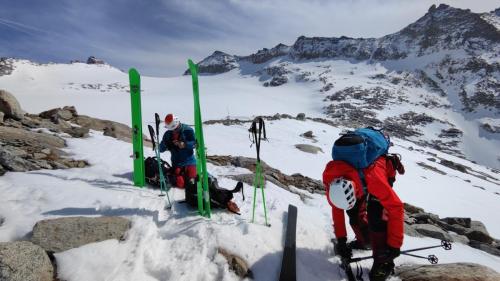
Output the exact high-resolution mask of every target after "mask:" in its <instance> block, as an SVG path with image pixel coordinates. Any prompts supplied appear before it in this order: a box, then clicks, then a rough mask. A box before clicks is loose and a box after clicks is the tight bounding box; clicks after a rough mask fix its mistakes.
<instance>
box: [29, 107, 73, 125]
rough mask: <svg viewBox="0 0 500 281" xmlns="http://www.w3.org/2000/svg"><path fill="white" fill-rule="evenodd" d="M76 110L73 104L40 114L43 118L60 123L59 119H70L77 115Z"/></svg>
mask: <svg viewBox="0 0 500 281" xmlns="http://www.w3.org/2000/svg"><path fill="white" fill-rule="evenodd" d="M75 114H76V110H75V107H73V106H66V107H64V108H54V109H51V110H47V111H44V112H41V113H40V114H38V116H40V117H41V118H44V119H50V120H51V121H52V122H54V123H58V122H59V119H61V120H64V121H69V120H71V119H73V118H74V117H76V115H75Z"/></svg>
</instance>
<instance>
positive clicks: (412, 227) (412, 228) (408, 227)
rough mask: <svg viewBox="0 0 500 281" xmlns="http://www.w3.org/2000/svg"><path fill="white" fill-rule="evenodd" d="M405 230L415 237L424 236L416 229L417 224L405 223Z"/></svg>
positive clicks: (407, 233)
mask: <svg viewBox="0 0 500 281" xmlns="http://www.w3.org/2000/svg"><path fill="white" fill-rule="evenodd" d="M404 230H405V234H406V235H409V236H413V237H422V236H423V235H422V234H420V233H419V232H417V230H416V229H415V225H411V224H407V223H405V224H404Z"/></svg>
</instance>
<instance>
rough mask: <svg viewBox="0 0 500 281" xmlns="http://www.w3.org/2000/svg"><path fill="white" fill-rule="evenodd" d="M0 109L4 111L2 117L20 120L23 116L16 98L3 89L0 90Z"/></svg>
mask: <svg viewBox="0 0 500 281" xmlns="http://www.w3.org/2000/svg"><path fill="white" fill-rule="evenodd" d="M0 111H1V112H3V113H4V115H5V116H4V118H6V117H8V118H13V119H16V120H20V119H22V118H23V116H24V111H23V110H22V109H21V105H20V104H19V102H18V101H17V99H16V98H15V97H14V95H12V94H11V93H9V92H7V91H5V90H0Z"/></svg>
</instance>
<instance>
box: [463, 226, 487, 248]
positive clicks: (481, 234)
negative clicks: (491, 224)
mask: <svg viewBox="0 0 500 281" xmlns="http://www.w3.org/2000/svg"><path fill="white" fill-rule="evenodd" d="M464 235H465V236H467V238H469V239H470V240H475V241H479V242H482V243H486V244H491V243H492V242H493V241H494V239H493V238H492V237H491V236H490V234H489V233H488V230H486V226H485V225H484V224H483V223H482V222H480V221H471V227H470V230H467V232H465V234H464Z"/></svg>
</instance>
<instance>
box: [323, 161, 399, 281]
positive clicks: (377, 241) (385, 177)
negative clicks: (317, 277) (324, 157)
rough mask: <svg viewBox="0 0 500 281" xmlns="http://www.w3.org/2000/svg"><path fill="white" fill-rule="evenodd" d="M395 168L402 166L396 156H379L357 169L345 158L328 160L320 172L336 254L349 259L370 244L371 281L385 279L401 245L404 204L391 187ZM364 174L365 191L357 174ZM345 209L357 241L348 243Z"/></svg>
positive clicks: (390, 270)
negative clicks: (367, 164) (331, 220)
mask: <svg viewBox="0 0 500 281" xmlns="http://www.w3.org/2000/svg"><path fill="white" fill-rule="evenodd" d="M396 169H397V170H398V171H399V172H400V173H404V168H403V166H402V164H401V162H400V161H399V158H398V157H397V156H396V155H382V156H380V157H378V158H377V159H376V160H375V161H374V162H373V163H372V164H371V165H369V166H368V167H367V168H365V169H362V171H361V172H359V171H358V170H357V169H355V168H354V167H353V166H351V165H349V164H348V163H346V162H344V161H339V160H337V161H335V160H334V161H330V162H329V163H328V164H327V165H326V168H325V170H324V172H323V183H324V186H325V189H326V191H327V192H326V194H327V200H328V203H329V204H330V206H331V207H332V219H333V228H334V233H335V236H336V238H337V241H338V243H337V246H336V249H335V250H336V251H335V252H336V254H338V255H340V256H341V257H342V258H345V259H347V260H349V259H350V258H351V257H352V249H353V248H354V249H366V248H368V247H369V245H371V249H372V252H373V256H374V261H373V266H372V268H371V270H370V273H369V277H370V280H371V281H379V280H380V281H383V280H386V279H387V278H388V277H389V275H390V274H391V273H392V272H393V270H394V259H395V258H396V257H398V256H399V254H400V248H401V245H402V244H403V233H404V231H403V219H404V217H403V212H404V211H403V203H402V202H401V200H400V199H399V197H398V196H397V195H396V193H395V192H394V190H393V189H392V184H393V182H394V181H395V176H396ZM361 173H363V177H364V183H365V186H366V192H365V190H364V188H363V182H362V179H361V177H360V174H361ZM344 210H345V211H346V213H347V215H348V217H349V223H350V225H351V227H352V229H353V231H354V234H355V236H356V240H354V241H353V242H351V243H349V244H347V231H346V226H345V217H344Z"/></svg>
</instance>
